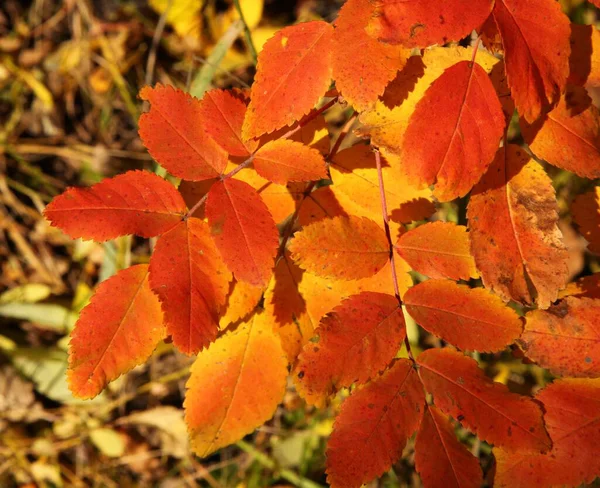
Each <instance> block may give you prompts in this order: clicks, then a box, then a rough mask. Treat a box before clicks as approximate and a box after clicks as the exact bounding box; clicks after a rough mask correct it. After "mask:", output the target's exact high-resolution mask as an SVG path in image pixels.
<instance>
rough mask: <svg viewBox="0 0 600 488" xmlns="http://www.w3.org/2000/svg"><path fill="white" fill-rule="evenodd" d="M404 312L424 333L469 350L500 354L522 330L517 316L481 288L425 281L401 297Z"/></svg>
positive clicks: (438, 281) (442, 281)
mask: <svg viewBox="0 0 600 488" xmlns="http://www.w3.org/2000/svg"><path fill="white" fill-rule="evenodd" d="M404 303H405V305H406V310H407V312H408V313H409V314H410V315H411V317H412V318H413V319H415V321H416V322H417V323H418V324H419V325H421V327H423V328H424V329H425V330H427V331H429V332H431V333H432V334H434V335H436V336H438V337H441V338H442V339H444V340H445V341H447V342H449V343H450V344H452V345H454V346H456V347H460V348H461V349H466V350H470V351H473V350H475V351H481V352H492V351H500V350H502V349H504V348H505V347H506V346H508V345H509V344H512V343H513V342H514V341H515V339H517V338H518V337H519V336H520V335H521V332H522V330H523V326H522V324H521V321H520V320H519V317H518V315H517V314H516V313H515V312H514V311H513V310H512V309H511V308H509V307H507V306H506V305H505V304H504V303H503V302H502V300H501V299H500V298H499V297H497V296H495V295H493V294H491V293H490V292H488V291H487V290H484V289H483V288H469V287H468V286H465V285H457V284H456V283H453V282H452V281H447V280H427V281H424V282H422V283H419V284H418V285H416V286H414V287H412V288H411V289H410V290H408V291H407V292H406V293H405V294H404Z"/></svg>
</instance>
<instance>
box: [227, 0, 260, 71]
mask: <svg viewBox="0 0 600 488" xmlns="http://www.w3.org/2000/svg"><path fill="white" fill-rule="evenodd" d="M233 4H234V5H235V9H236V10H237V12H238V14H239V16H240V20H241V21H242V23H243V24H244V37H245V38H246V44H248V50H249V51H250V55H251V56H252V60H253V61H254V64H256V61H257V60H258V54H257V53H256V47H255V46H254V42H253V41H252V34H251V32H250V28H249V27H248V24H247V23H246V19H245V18H244V12H242V6H241V5H240V0H233Z"/></svg>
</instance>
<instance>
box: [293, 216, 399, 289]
mask: <svg viewBox="0 0 600 488" xmlns="http://www.w3.org/2000/svg"><path fill="white" fill-rule="evenodd" d="M289 249H290V251H291V252H292V257H293V258H294V261H296V263H298V264H299V265H300V267H302V268H303V269H305V270H307V271H310V272H311V273H315V274H317V275H319V276H325V277H327V276H331V277H334V278H337V279H344V280H355V279H358V278H366V277H368V276H373V275H374V274H375V273H377V272H378V271H379V270H380V269H381V268H383V267H384V266H385V264H386V263H387V261H388V257H389V254H390V250H389V245H388V241H387V238H386V236H385V232H384V231H383V229H382V228H381V227H379V226H378V225H377V224H376V223H375V222H373V221H372V220H369V219H365V218H359V217H353V216H350V217H335V218H333V219H330V220H322V221H320V222H315V223H314V224H311V225H308V226H307V227H305V228H304V229H302V231H300V232H298V233H296V235H295V236H294V239H293V240H292V242H291V244H290V246H289Z"/></svg>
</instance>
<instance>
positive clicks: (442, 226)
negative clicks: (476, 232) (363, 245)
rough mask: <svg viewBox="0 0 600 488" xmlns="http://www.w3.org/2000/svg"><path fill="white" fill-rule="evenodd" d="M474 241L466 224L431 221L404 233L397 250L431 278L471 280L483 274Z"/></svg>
mask: <svg viewBox="0 0 600 488" xmlns="http://www.w3.org/2000/svg"><path fill="white" fill-rule="evenodd" d="M470 244H471V242H470V240H469V234H468V233H467V228H466V227H464V226H462V225H456V224H453V223H451V222H430V223H427V224H425V225H421V226H419V227H416V228H414V229H412V230H409V231H408V232H406V233H404V234H402V235H401V236H400V239H398V243H397V244H396V250H397V251H398V254H400V256H402V257H403V258H404V259H405V260H406V262H407V263H408V264H410V266H411V267H412V268H413V269H414V270H415V271H418V272H419V273H421V274H424V275H427V276H429V277H430V278H450V279H452V280H468V279H469V278H477V277H479V273H478V272H477V269H476V268H475V260H474V259H473V256H472V255H471V252H470V249H469V248H470Z"/></svg>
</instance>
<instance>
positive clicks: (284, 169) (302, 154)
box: [253, 139, 327, 185]
mask: <svg viewBox="0 0 600 488" xmlns="http://www.w3.org/2000/svg"><path fill="white" fill-rule="evenodd" d="M253 164H254V168H255V169H256V172H257V173H258V174H259V175H261V176H262V177H263V178H266V179H267V180H269V181H272V182H273V183H278V184H280V185H284V184H286V183H287V182H289V181H311V180H320V179H322V178H327V170H326V167H325V159H323V156H322V155H321V153H320V152H319V151H317V150H316V149H313V148H311V147H308V146H305V145H304V144H302V143H300V142H294V141H290V140H289V139H280V140H277V141H271V142H268V143H267V144H265V145H264V146H263V147H261V148H260V149H259V150H258V151H257V152H256V154H255V156H254V160H253Z"/></svg>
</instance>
